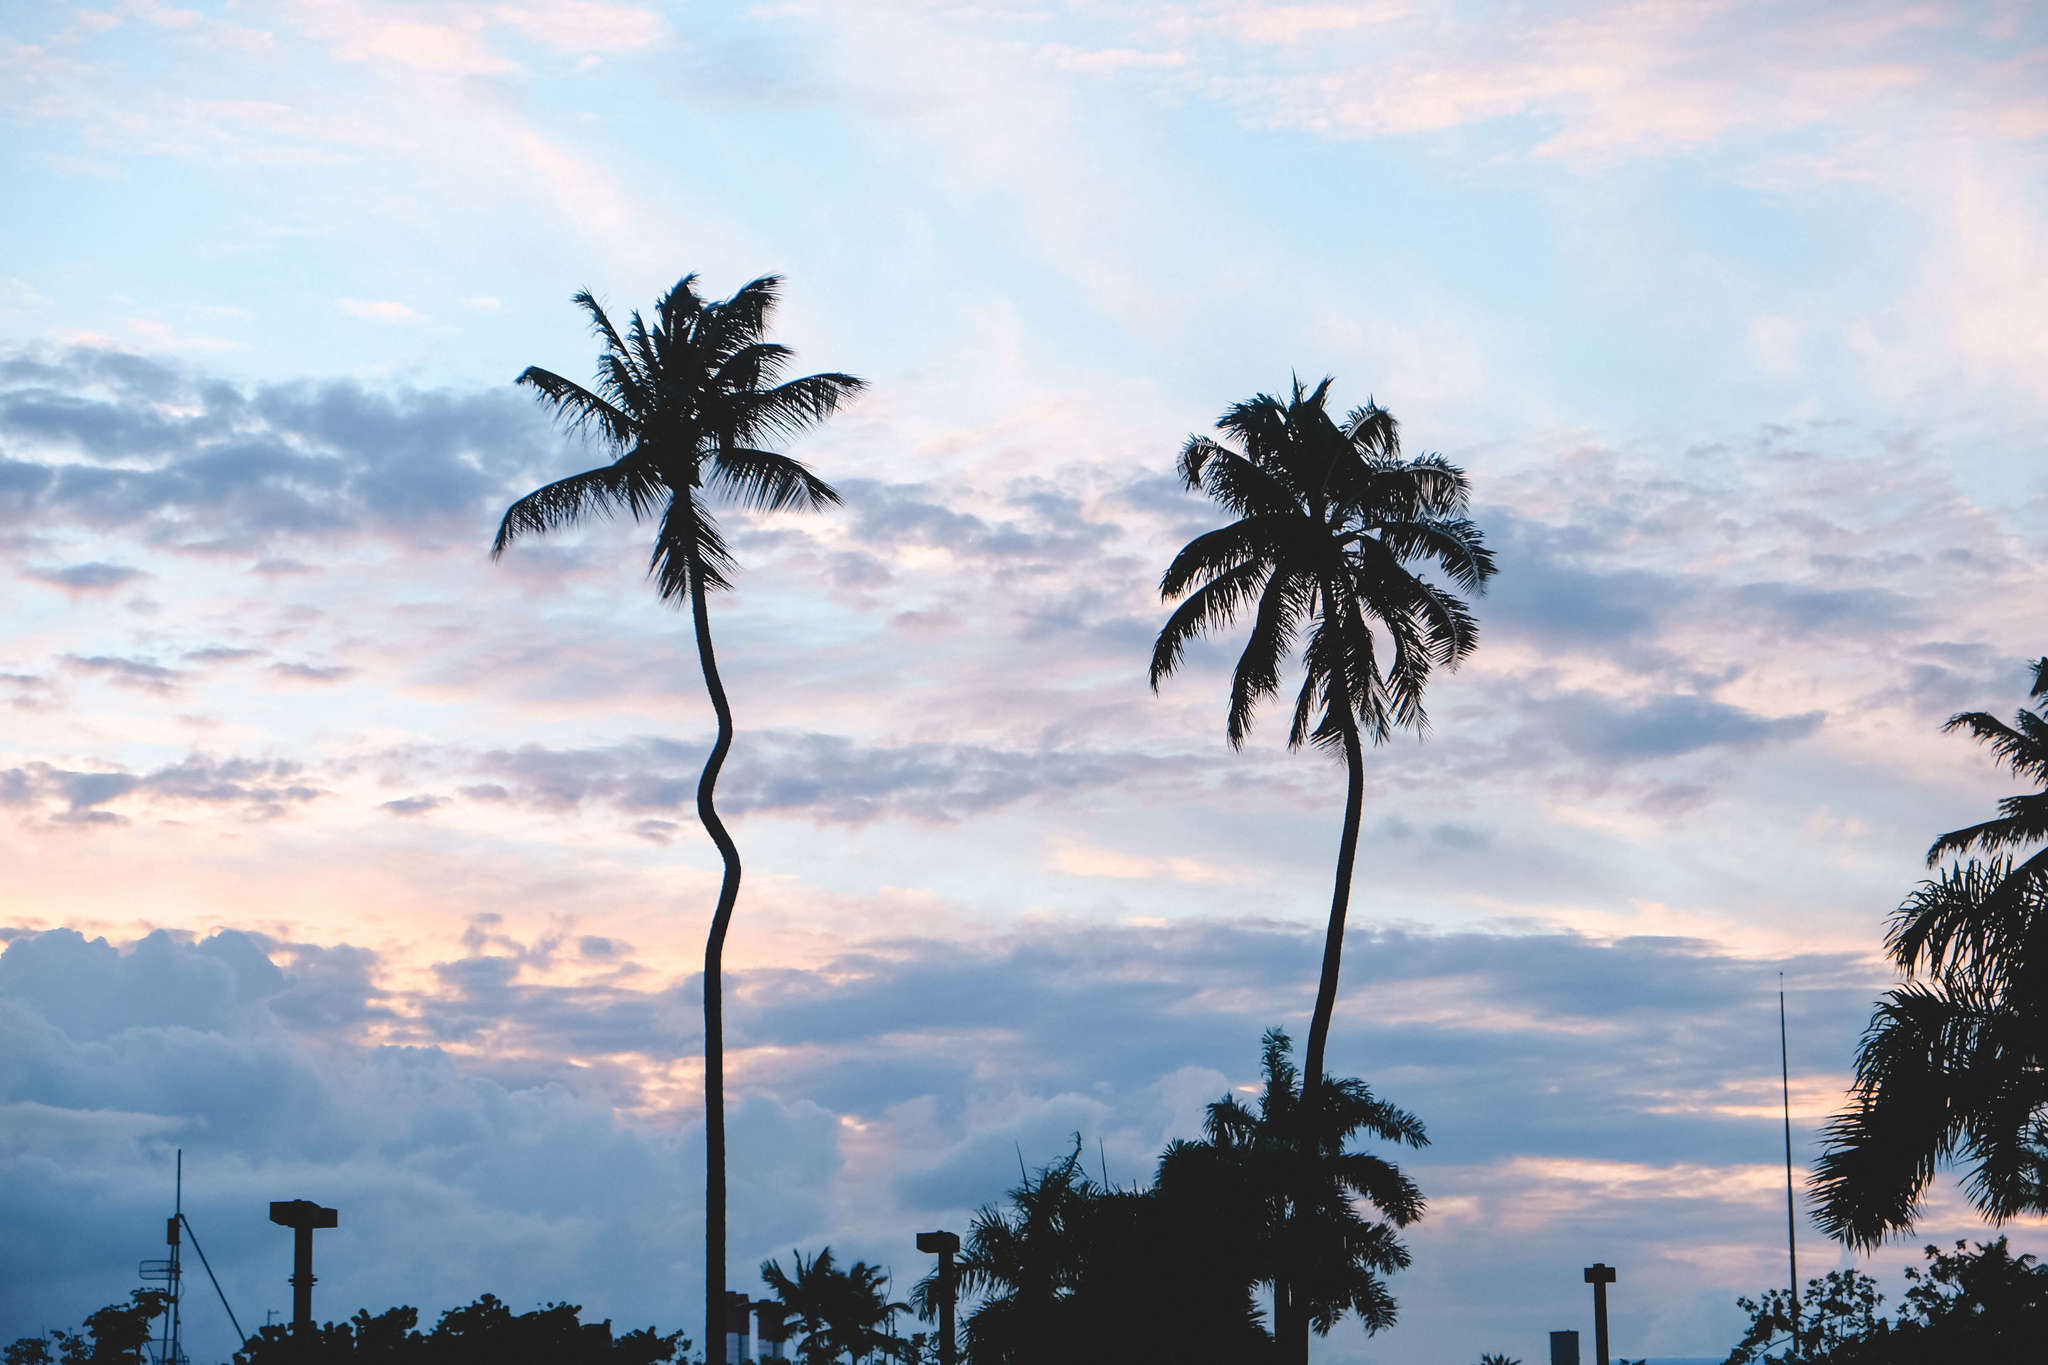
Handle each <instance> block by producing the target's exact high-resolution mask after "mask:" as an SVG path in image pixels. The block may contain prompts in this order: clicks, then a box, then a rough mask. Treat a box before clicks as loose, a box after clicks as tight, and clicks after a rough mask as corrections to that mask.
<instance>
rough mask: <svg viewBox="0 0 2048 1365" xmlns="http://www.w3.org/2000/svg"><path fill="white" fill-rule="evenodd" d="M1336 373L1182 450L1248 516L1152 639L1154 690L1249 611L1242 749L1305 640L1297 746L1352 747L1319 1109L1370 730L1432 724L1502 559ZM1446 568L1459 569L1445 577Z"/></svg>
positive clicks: (1192, 483)
mask: <svg viewBox="0 0 2048 1365" xmlns="http://www.w3.org/2000/svg"><path fill="white" fill-rule="evenodd" d="M1330 382H1331V381H1330V380H1328V379H1325V380H1323V382H1322V383H1320V384H1318V385H1317V386H1316V387H1315V388H1314V389H1307V388H1305V387H1304V386H1303V385H1302V383H1301V381H1300V380H1298V379H1297V380H1296V381H1295V382H1294V386H1293V391H1292V394H1291V396H1290V397H1289V398H1288V399H1287V400H1285V401H1283V400H1281V399H1279V398H1275V397H1273V396H1272V395H1270V394H1260V395H1258V396H1257V397H1255V398H1252V399H1250V400H1248V401H1246V402H1242V403H1238V404H1236V405H1234V406H1233V407H1231V408H1230V410H1229V411H1227V412H1225V413H1224V414H1223V416H1222V417H1221V418H1220V419H1218V421H1217V423H1216V427H1217V430H1218V431H1219V432H1221V433H1222V434H1223V436H1224V437H1225V438H1226V440H1229V441H1234V442H1235V445H1234V446H1233V445H1230V444H1226V443H1225V442H1224V441H1217V440H1214V439H1211V438H1210V437H1207V436H1190V437H1189V438H1188V441H1187V444H1186V445H1185V446H1184V447H1182V449H1181V453H1180V476H1181V480H1182V482H1183V483H1184V484H1185V485H1186V486H1187V488H1188V489H1189V490H1190V491H1196V490H1199V491H1201V492H1203V493H1207V494H1208V495H1209V496H1210V497H1211V498H1212V499H1214V500H1215V501H1216V502H1217V503H1218V504H1219V505H1221V506H1222V508H1223V509H1224V510H1225V511H1226V512H1228V513H1229V514H1230V515H1231V516H1232V517H1234V518H1235V520H1234V521H1232V522H1231V523H1230V524H1229V525H1227V526H1223V527H1221V528H1219V529H1217V530H1214V531H1208V532H1205V533H1203V534H1202V535H1199V536H1196V537H1195V538H1194V539H1193V540H1191V541H1189V542H1188V544H1187V545H1186V546H1185V547H1184V548H1182V550H1181V551H1180V553H1179V554H1178V555H1177V556H1175V558H1174V560H1173V563H1172V564H1171V565H1170V566H1169V567H1168V568H1167V570H1166V574H1165V576H1164V577H1163V578H1162V579H1161V580H1160V584H1159V591H1160V596H1161V597H1162V598H1163V599H1164V600H1166V601H1168V602H1173V601H1175V600H1176V599H1177V600H1178V603H1179V604H1178V605H1177V606H1176V607H1175V608H1174V609H1173V611H1172V613H1171V614H1170V615H1169V616H1168V617H1167V620H1166V625H1165V627H1164V628H1163V629H1161V630H1160V632H1159V639H1158V642H1157V643H1156V644H1155V645H1154V646H1153V650H1152V686H1153V688H1154V690H1157V689H1158V687H1159V684H1160V682H1161V681H1162V680H1163V679H1165V678H1167V677H1168V676H1170V675H1171V674H1172V673H1174V672H1175V671H1176V670H1177V669H1178V668H1179V667H1180V666H1181V662H1182V659H1183V657H1184V651H1185V649H1186V648H1187V645H1188V642H1189V641H1191V640H1194V639H1196V638H1198V637H1200V636H1203V635H1206V634H1208V633H1209V632H1210V631H1212V630H1217V629H1221V628H1223V627H1225V626H1228V625H1230V624H1231V623H1232V622H1234V621H1235V620H1236V619H1237V618H1238V617H1239V616H1240V615H1241V614H1243V613H1245V612H1247V611H1249V612H1250V613H1251V615H1252V625H1251V634H1250V636H1249V638H1248V639H1247V641H1246V643H1245V647H1244V651H1243V653H1242V654H1241V655H1240V657H1239V658H1238V661H1237V669H1236V671H1235V673H1234V674H1233V675H1232V678H1231V684H1230V713H1229V723H1228V734H1229V738H1230V743H1231V747H1233V748H1241V747H1242V746H1243V744H1244V741H1245V738H1246V736H1247V735H1248V734H1249V733H1250V731H1251V725H1252V718H1253V714H1254V712H1256V710H1257V709H1258V706H1259V703H1260V702H1262V701H1264V700H1265V699H1267V698H1268V697H1270V696H1273V695H1274V694H1276V693H1277V692H1278V691H1279V689H1280V674H1281V670H1282V668H1283V667H1284V666H1285V665H1286V664H1287V662H1288V660H1289V658H1290V656H1292V655H1293V654H1294V652H1295V647H1296V642H1297V640H1299V641H1300V642H1301V664H1302V672H1303V680H1302V684H1301V689H1300V691H1299V692H1298V693H1297V694H1296V697H1295V703H1294V721H1293V725H1292V727H1291V728H1290V729H1289V731H1288V736H1287V742H1288V746H1289V747H1290V748H1299V747H1300V746H1301V745H1303V744H1313V745H1314V746H1316V747H1317V748H1320V749H1324V750H1326V751H1327V750H1337V751H1339V752H1341V753H1342V754H1343V756H1344V766H1345V773H1346V776H1347V779H1348V785H1347V787H1346V793H1345V801H1344V829H1343V834H1342V837H1341V839H1340V841H1339V843H1338V846H1337V876H1336V885H1335V888H1334V890H1333V891H1332V894H1331V897H1330V917H1329V923H1328V926H1327V928H1326V930H1325V933H1324V938H1323V965H1322V975H1321V979H1320V981H1319V983H1318V985H1317V988H1316V1003H1315V1012H1314V1014H1313V1015H1312V1016H1311V1017H1310V1020H1309V1031H1308V1046H1307V1049H1306V1055H1305V1056H1304V1058H1303V1066H1302V1093H1301V1110H1302V1111H1303V1112H1305V1113H1315V1112H1318V1111H1319V1107H1320V1106H1319V1101H1318V1098H1317V1092H1318V1091H1319V1090H1320V1089H1321V1088H1322V1086H1323V1085H1324V1084H1325V1076H1324V1069H1323V1055H1324V1052H1325V1049H1326V1048H1327V1046H1328V1043H1329V1036H1330V1020H1331V1017H1332V1015H1333V1013H1334V1011H1335V1009H1336V1004H1337V976H1338V969H1339V965H1340V963H1341V960H1342V957H1343V952H1344V921H1345V916H1346V914H1347V913H1348V911H1349V908H1350V899H1351V873H1352V868H1353V865H1354V864H1355V863H1356V861H1357V857H1358V825H1359V818H1360V815H1361V813H1362V811H1363V808H1364V804H1365V755H1364V740H1365V739H1366V738H1370V739H1371V740H1372V741H1373V742H1374V743H1375V744H1380V743H1384V742H1386V741H1387V740H1389V739H1391V738H1392V737H1393V736H1394V734H1395V733H1396V732H1397V731H1399V730H1402V729H1411V730H1414V731H1416V732H1417V733H1418V734H1419V733H1422V732H1423V731H1425V730H1426V729H1427V728H1428V724H1429V719H1428V714H1427V712H1426V711H1425V710H1424V708H1423V691H1424V688H1425V687H1426V686H1427V684H1428V682H1429V678H1430V674H1431V672H1432V670H1433V669H1435V668H1438V667H1442V668H1446V669H1449V668H1455V667H1457V665H1458V664H1459V663H1460V662H1462V661H1463V660H1464V659H1465V658H1466V657H1467V656H1468V655H1469V654H1471V652H1472V650H1473V648H1474V647H1475V646H1476V645H1477V643H1478V627H1477V623H1476V622H1475V621H1474V620H1473V617H1472V614H1471V611H1470V610H1469V608H1468V607H1467V605H1466V602H1465V599H1464V598H1463V597H1462V596H1460V594H1461V593H1465V594H1475V595H1476V594H1478V593H1481V592H1484V591H1485V588H1486V584H1487V581H1488V580H1489V579H1491V578H1492V577H1493V574H1494V562H1493V555H1492V553H1491V552H1490V551H1489V550H1488V549H1487V548H1486V543H1485V540H1484V537H1483V536H1482V535H1481V533H1480V530H1479V527H1478V526H1477V525H1475V524H1474V523H1473V521H1472V520H1471V518H1470V517H1469V516H1467V515H1466V513H1467V509H1468V505H1469V500H1470V486H1469V484H1468V482H1467V480H1466V478H1465V474H1464V471H1463V470H1461V469H1459V468H1458V467H1457V466H1456V465H1453V464H1451V463H1450V462H1449V461H1447V460H1445V459H1444V458H1443V457H1442V456H1440V455H1418V456H1415V457H1413V458H1405V457H1403V456H1402V454H1401V439H1400V429H1399V427H1398V425H1397V424H1396V423H1395V421H1394V419H1393V417H1392V415H1391V414H1389V413H1388V412H1387V411H1386V410H1385V409H1384V408H1381V407H1379V406H1378V405H1377V404H1375V403H1372V402H1367V404H1366V405H1365V406H1364V407H1362V408H1357V409H1354V410H1353V411H1352V412H1351V413H1350V414H1348V415H1347V416H1345V417H1344V418H1343V419H1341V420H1339V419H1338V418H1336V417H1333V416H1332V415H1331V414H1330V412H1329V408H1328V401H1329V393H1330ZM1432 568H1433V569H1434V570H1435V571H1436V572H1437V574H1439V575H1440V576H1441V577H1442V579H1444V580H1445V582H1442V583H1439V582H1436V581H1432V578H1431V577H1430V576H1429V574H1428V570H1430V569H1432ZM1276 1326H1277V1325H1276ZM1282 1349H1283V1350H1284V1351H1288V1352H1293V1353H1296V1358H1297V1359H1300V1360H1304V1361H1305V1360H1306V1359H1307V1350H1308V1339H1307V1334H1306V1332H1299V1333H1298V1334H1297V1337H1296V1340H1294V1341H1292V1342H1289V1341H1287V1340H1286V1339H1285V1338H1283V1340H1282Z"/></svg>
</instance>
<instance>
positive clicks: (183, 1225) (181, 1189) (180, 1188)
mask: <svg viewBox="0 0 2048 1365" xmlns="http://www.w3.org/2000/svg"><path fill="white" fill-rule="evenodd" d="M187 1237H190V1238H191V1239H192V1250H194V1251H195V1252H197V1253H199V1266H200V1268H201V1269H202V1270H204V1271H205V1272H206V1278H207V1281H208V1282H209V1283H210V1284H212V1285H213V1292H214V1293H215V1294H216V1295H218V1296H219V1297H220V1306H221V1309H222V1311H224V1312H225V1313H226V1314H227V1315H228V1321H229V1322H230V1323H231V1324H233V1326H234V1329H235V1345H236V1347H237V1348H238V1349H239V1347H240V1346H241V1344H242V1343H243V1342H245V1341H247V1340H248V1334H247V1333H246V1332H244V1331H243V1330H242V1324H241V1321H240V1320H239V1319H237V1318H236V1317H235V1310H234V1309H233V1308H230V1307H229V1306H228V1296H227V1294H226V1293H225V1292H223V1291H222V1289H221V1287H220V1280H219V1279H218V1278H216V1277H215V1275H214V1273H213V1266H212V1264H211V1263H210V1262H208V1260H207V1259H206V1248H205V1247H202V1246H200V1245H199V1234H198V1233H196V1232H194V1231H193V1230H192V1220H191V1219H189V1218H187V1217H186V1216H185V1149H184V1148H183V1147H180V1148H179V1149H178V1165H177V1185H176V1193H175V1198H174V1202H173V1203H172V1205H171V1216H170V1218H169V1219H168V1220H166V1222H165V1224H164V1240H165V1241H166V1242H167V1243H169V1244H170V1248H171V1254H170V1255H169V1256H168V1257H166V1258H164V1259H162V1260H156V1261H144V1262H143V1263H142V1264H141V1265H139V1266H137V1267H136V1273H137V1274H138V1275H139V1276H140V1277H141V1278H142V1279H144V1280H154V1281H157V1282H159V1283H161V1284H162V1285H163V1286H164V1289H165V1292H167V1293H168V1294H169V1295H170V1299H169V1301H168V1302H167V1303H165V1305H164V1329H163V1334H162V1336H161V1337H158V1338H155V1339H153V1340H151V1341H149V1342H147V1343H145V1344H144V1350H145V1351H146V1352H147V1354H148V1356H149V1362H150V1365H191V1358H190V1357H189V1356H187V1355H186V1354H185V1344H184V1339H183V1338H184V1292H185V1267H184V1245H183V1244H184V1241H185V1238H187Z"/></svg>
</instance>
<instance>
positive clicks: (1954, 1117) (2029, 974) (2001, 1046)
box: [1812, 859, 2048, 1247]
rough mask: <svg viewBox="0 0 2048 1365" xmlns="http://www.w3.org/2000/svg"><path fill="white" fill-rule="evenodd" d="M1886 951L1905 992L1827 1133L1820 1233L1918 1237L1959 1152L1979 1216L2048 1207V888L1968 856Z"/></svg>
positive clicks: (1890, 1007)
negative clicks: (1946, 1166)
mask: <svg viewBox="0 0 2048 1365" xmlns="http://www.w3.org/2000/svg"><path fill="white" fill-rule="evenodd" d="M1886 943H1887V947H1888V949H1889V950H1890V953H1891V956H1892V960H1893V961H1894V962H1895V963H1897V964H1898V966H1899V967H1900V968H1901V970H1903V971H1904V972H1905V974H1906V977H1907V981H1906V983H1905V984H1904V985H1902V986H1900V987H1898V988H1897V989H1895V990H1893V991H1890V992H1888V993H1887V994H1886V996H1885V998H1884V1000H1882V1001H1881V1002H1879V1004H1878V1007H1877V1012H1876V1015H1875V1017H1874V1018H1873V1019H1872V1020H1871V1024H1870V1028H1869V1030H1868V1031H1867V1032H1866V1033H1865V1034H1864V1035H1863V1041H1862V1044H1861V1045H1860V1047H1859V1048H1858V1052H1857V1058H1856V1080H1855V1083H1854V1084H1853V1086H1852V1087H1851V1089H1850V1092H1849V1101H1848V1106H1847V1107H1846V1108H1845V1109H1844V1110H1843V1112H1842V1113H1840V1114H1837V1115H1836V1116H1835V1117H1834V1118H1833V1119H1831V1120H1829V1122H1828V1125H1827V1129H1826V1146H1825V1148H1824V1149H1823V1151H1822V1153H1821V1157H1820V1160H1819V1162H1818V1163H1817V1166H1816V1169H1815V1172H1814V1176H1813V1180H1812V1186H1813V1189H1814V1192H1815V1195H1816V1200H1817V1203H1818V1206H1819V1208H1818V1212H1819V1221H1820V1224H1821V1226H1822V1227H1823V1228H1824V1229H1825V1230H1826V1231H1827V1232H1828V1233H1829V1235H1831V1236H1833V1237H1836V1238H1839V1239H1840V1240H1842V1241H1844V1242H1847V1243H1849V1244H1851V1245H1852V1246H1858V1247H1872V1246H1875V1245H1877V1244H1878V1243H1879V1242H1881V1241H1883V1240H1884V1238H1885V1237H1886V1236H1887V1235H1890V1234H1892V1233H1903V1232H1907V1231H1910V1230H1911V1229H1912V1226H1913V1220H1914V1218H1915V1216H1916V1215H1917V1213H1918V1211H1919V1205H1920V1199H1921V1196H1922V1195H1923V1194H1924V1193H1925V1191H1926V1189H1927V1186H1928V1185H1929V1184H1930V1183H1931V1182H1932V1181H1933V1179H1934V1174H1935V1169H1936V1167H1937V1165H1939V1164H1940V1163H1942V1162H1945V1161H1947V1160H1950V1159H1951V1158H1954V1157H1958V1156H1960V1157H1963V1158H1965V1159H1967V1160H1968V1161H1969V1162H1971V1163H1972V1165H1973V1167H1974V1169H1973V1170H1972V1173H1971V1175H1970V1178H1969V1179H1968V1181H1967V1182H1966V1184H1965V1188H1966V1190H1967V1191H1968V1194H1969V1197H1970V1201H1971V1202H1972V1203H1973V1204H1975V1205H1976V1207H1977V1209H1978V1211H1979V1212H1981V1213H1982V1214H1983V1215H1984V1216H1985V1217H1987V1218H1989V1219H1991V1220H1993V1221H1994V1222H2003V1221H2004V1220H2005V1219H2007V1218H2011V1217H2014V1216H2016V1215H2019V1214H2025V1213H2043V1212H2048V882H2044V880H2043V879H2041V878H2039V877H2026V876H2021V875H2018V874H2017V873H2016V872H2015V870H2014V869H2013V867H2012V866H2011V864H2010V862H2009V861H2007V860H2004V859H1998V860H1994V861H1991V862H1980V861H1977V860H1975V859H1972V860H1970V861H1969V862H1967V863H1964V864H1961V865H1959V866H1957V867H1953V868H1951V869H1949V870H1948V871H1947V872H1945V873H1943V874H1942V875H1941V876H1939V877H1937V878H1934V879H1932V880H1930V881H1927V882H1923V883H1922V884H1921V886H1920V888H1919V889H1918V890H1917V891H1915V892H1914V893H1913V894H1912V895H1911V896H1910V897H1908V898H1907V900H1906V902H1905V903H1904V904H1903V905H1901V906H1900V907H1899V909H1898V911H1897V912H1896V913H1895V915H1894V916H1893V921H1892V926H1891V931H1890V934H1889V935H1888V937H1887V940H1886ZM1916 977H1917V978H1919V979H1916Z"/></svg>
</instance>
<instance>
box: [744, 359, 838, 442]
mask: <svg viewBox="0 0 2048 1365" xmlns="http://www.w3.org/2000/svg"><path fill="white" fill-rule="evenodd" d="M866 387H867V381H866V380H864V379H860V378H857V377H855V376H854V375H850V374H839V373H836V372H835V373H826V374H807V375H805V376H803V377H802V378H800V379H790V380H785V381H784V382H783V383H780V384H777V385H776V386H775V387H774V388H771V389H763V390H761V391H760V392H758V393H754V394H749V395H747V396H746V398H745V400H744V401H743V402H742V403H741V404H739V405H738V406H739V420H738V421H737V422H736V423H735V424H734V434H735V435H737V436H739V437H740V438H742V439H744V440H749V441H751V440H756V439H758V438H760V437H761V436H764V435H765V436H775V437H791V436H798V435H801V434H802V433H804V432H806V431H808V430H810V429H811V428H812V427H814V426H816V425H817V424H818V423H820V422H822V421H824V420H825V419H826V418H828V417H830V416H831V415H832V414H833V413H835V412H837V411H839V406H840V404H842V403H845V402H847V401H848V400H850V399H851V398H853V397H854V395H856V394H858V393H860V392H861V391H862V390H863V389H865V388H866Z"/></svg>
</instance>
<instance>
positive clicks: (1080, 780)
mask: <svg viewBox="0 0 2048 1365" xmlns="http://www.w3.org/2000/svg"><path fill="white" fill-rule="evenodd" d="M707 749H708V741H707V742H706V744H704V745H692V744H685V743H679V742H677V741H674V740H667V739H661V738H656V737H646V738H641V739H637V740H633V741H631V742H628V743H623V744H618V745H612V746H608V747H605V748H589V749H550V748H545V747H542V746H540V745H526V746H523V747H521V748H519V749H510V750H492V751H489V752H484V753H479V754H475V755H462V754H453V753H447V754H443V755H441V756H440V757H439V759H438V762H439V763H441V764H443V765H446V766H449V767H451V768H455V769H459V770H463V771H467V772H473V773H475V774H478V775H480V776H483V777H486V778H489V779H491V781H490V786H491V787H492V788H493V790H491V791H490V792H489V793H488V795H487V796H486V797H485V799H489V800H494V801H496V800H505V799H511V800H515V801H519V802H521V803H523V804H525V805H528V806H531V807H533V808H535V809H541V810H569V809H573V808H576V807H580V806H584V805H589V804H603V805H608V806H612V807H614V808H616V809H618V810H621V811H624V812H627V813H635V814H637V813H641V812H650V811H671V810H679V809H682V808H684V807H686V806H688V804H689V803H690V802H692V801H694V800H695V799H696V790H697V779H698V775H699V770H700V769H701V768H702V766H703V762H704V755H705V752H706V751H707ZM1168 766H1169V765H1167V764H1164V763H1162V762H1161V761H1160V760H1158V759H1155V758H1153V757H1151V756H1149V755H1143V754H1137V753H1119V752H1115V751H1104V750H1089V749H1068V750H1060V749H1050V750H1039V751H1025V750H1006V749H999V748H994V747H991V746H983V745H970V744H940V743H925V744H900V745H874V744H863V743H861V742H859V741H857V740H854V739H852V738H850V737H848V736H845V735H827V734H816V733H806V732H790V731H774V730H769V731H759V730H757V731H754V732H751V733H749V734H748V735H746V736H745V737H744V739H743V740H742V741H741V743H740V744H739V746H738V747H737V748H736V750H735V754H734V758H733V760H732V762H731V763H730V765H729V766H728V767H727V768H726V771H725V774H724V776H723V778H722V779H721V781H720V784H719V805H720V807H721V809H724V810H726V811H728V812H730V813H733V814H747V813H750V812H762V813H773V814H801V815H804V816H808V817H809V818H811V819H814V820H820V821H826V822H832V823H841V824H853V825H859V824H866V823H868V822H871V821H874V820H880V819H890V818H909V819H915V820H924V821H937V822H943V823H950V822H954V821H959V820H963V819H966V818H968V817H970V816H973V815H977V814H982V813H986V812H989V811H993V810H997V809H1000V808H1002V807H1004V806H1008V805H1010V804H1012V803H1015V802H1018V801H1023V800H1026V799H1029V798H1030V797H1032V796H1035V795H1039V794H1042V793H1045V792H1048V791H1052V790H1060V791H1065V792H1072V791H1074V790H1076V789H1080V788H1088V787H1103V786H1113V785H1119V784H1122V783H1126V782H1132V781H1142V780H1145V779H1147V778H1148V777H1149V776H1152V775H1154V774H1161V773H1163V771H1164V770H1165V769H1166V768H1167V767H1168ZM657 823H658V822H657Z"/></svg>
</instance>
